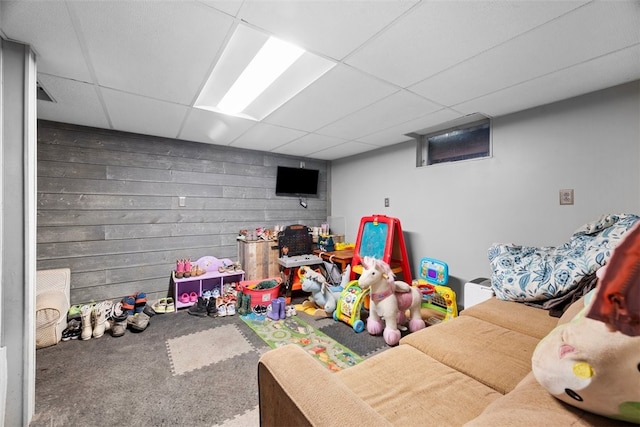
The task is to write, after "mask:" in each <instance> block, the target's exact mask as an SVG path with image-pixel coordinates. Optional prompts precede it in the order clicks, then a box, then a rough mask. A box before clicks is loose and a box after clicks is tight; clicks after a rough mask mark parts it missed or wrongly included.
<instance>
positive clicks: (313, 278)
mask: <svg viewBox="0 0 640 427" xmlns="http://www.w3.org/2000/svg"><path fill="white" fill-rule="evenodd" d="M301 270H302V290H303V291H305V292H311V296H309V301H311V302H312V303H314V304H315V305H317V306H318V307H321V308H323V309H324V311H325V312H326V314H327V315H328V316H331V315H332V314H333V312H334V311H335V309H336V305H337V303H338V298H339V295H340V293H339V292H338V293H337V294H336V293H333V292H331V290H330V289H329V284H328V283H327V279H325V277H324V276H323V275H322V274H320V273H318V272H316V271H313V270H312V269H311V268H309V267H306V266H305V267H301Z"/></svg>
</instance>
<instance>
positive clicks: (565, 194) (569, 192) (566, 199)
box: [560, 189, 573, 205]
mask: <svg viewBox="0 0 640 427" xmlns="http://www.w3.org/2000/svg"><path fill="white" fill-rule="evenodd" d="M560 204H561V205H572V204H573V189H566V190H560Z"/></svg>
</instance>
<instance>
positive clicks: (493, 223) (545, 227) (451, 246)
mask: <svg viewBox="0 0 640 427" xmlns="http://www.w3.org/2000/svg"><path fill="white" fill-rule="evenodd" d="M492 132H493V135H492V137H493V157H492V158H490V159H484V160H471V161H466V162H458V163H448V164H439V165H434V166H430V167H423V168H416V167H415V162H416V160H415V156H416V148H415V143H414V142H408V143H404V144H399V145H396V146H393V147H389V148H387V149H382V150H379V151H376V152H374V153H368V154H365V155H361V156H356V157H353V158H349V159H342V160H339V161H334V162H333V163H332V167H331V184H330V185H331V187H330V189H331V215H333V216H338V217H344V218H345V223H346V238H347V241H351V242H354V241H355V238H356V233H357V231H358V225H359V223H360V218H362V217H363V216H367V215H371V214H385V215H389V216H393V217H397V218H399V219H400V222H401V224H402V228H403V230H404V232H405V239H406V240H407V246H408V250H409V252H410V259H411V266H412V270H413V274H414V276H415V274H416V273H417V268H416V266H417V265H418V262H419V260H420V258H422V257H425V256H429V257H433V258H437V259H441V260H443V261H445V262H447V263H448V264H449V269H450V275H451V276H452V280H451V281H450V284H451V286H452V288H453V289H454V290H455V291H456V292H457V293H458V302H459V303H461V301H463V296H462V287H463V284H464V283H465V282H467V281H469V280H471V279H474V278H476V277H489V275H490V268H489V262H488V258H487V249H488V248H489V246H490V245H491V244H492V243H494V242H504V243H507V242H510V243H517V244H523V245H534V246H545V245H559V244H562V243H564V242H565V241H566V240H567V239H568V238H569V237H570V235H571V234H572V233H573V231H574V230H575V229H576V228H578V227H579V226H580V225H582V224H583V223H585V222H588V221H591V220H594V219H597V218H598V217H599V216H600V215H602V214H605V213H622V212H624V213H636V214H638V213H640V82H637V81H636V82H633V83H629V84H625V85H622V86H618V87H615V88H611V89H608V90H604V91H599V92H595V93H592V94H588V95H585V96H581V97H577V98H573V99H570V100H566V101H563V102H558V103H555V104H550V105H547V106H543V107H539V108H535V109H531V110H527V111H523V112H520V113H516V114H511V115H509V116H504V117H501V118H496V119H494V120H493V124H492ZM564 188H573V189H574V190H575V204H574V205H572V206H567V205H564V206H560V204H559V194H558V192H559V190H560V189H564ZM385 197H389V198H390V207H388V208H385V207H384V198H385Z"/></svg>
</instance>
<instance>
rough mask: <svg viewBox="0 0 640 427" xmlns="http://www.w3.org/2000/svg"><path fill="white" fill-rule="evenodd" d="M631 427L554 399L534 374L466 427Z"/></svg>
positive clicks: (490, 405) (488, 407)
mask: <svg viewBox="0 0 640 427" xmlns="http://www.w3.org/2000/svg"><path fill="white" fill-rule="evenodd" d="M536 424H544V425H547V426H576V427H578V426H603V427H604V426H611V427H613V426H629V424H627V423H624V422H622V421H615V420H611V419H608V418H604V417H600V416H598V415H595V414H590V413H588V412H584V411H581V410H580V409H577V408H574V407H572V406H569V405H566V404H564V403H562V402H560V401H559V400H557V399H555V398H554V397H553V396H551V395H550V394H549V393H547V391H546V390H545V389H544V388H542V386H541V385H540V384H538V382H537V381H536V379H535V378H534V376H533V373H530V374H529V375H527V376H526V377H525V378H524V379H523V380H522V381H520V383H519V384H518V385H517V386H516V388H515V389H513V391H511V392H510V393H508V394H506V395H505V396H503V397H501V398H500V399H497V400H495V401H493V402H492V403H491V404H489V405H488V406H487V408H486V409H485V410H484V411H483V412H482V414H481V415H480V416H478V417H477V418H475V419H474V420H472V421H470V422H468V423H467V424H465V427H485V426H514V427H517V426H522V427H528V426H531V425H536Z"/></svg>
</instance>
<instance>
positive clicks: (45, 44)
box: [0, 1, 92, 83]
mask: <svg viewBox="0 0 640 427" xmlns="http://www.w3.org/2000/svg"><path fill="white" fill-rule="evenodd" d="M0 25H1V26H2V31H3V32H4V33H5V34H6V36H7V37H9V38H10V39H12V40H16V41H19V42H22V43H27V44H29V45H31V47H32V48H33V50H34V51H35V52H36V53H37V57H36V61H37V64H38V72H39V73H46V74H52V75H56V76H60V77H66V78H69V79H73V80H80V81H84V82H89V83H91V82H92V81H91V75H90V73H89V69H88V67H87V65H86V63H85V60H84V57H83V54H82V49H81V46H80V43H79V42H78V40H77V38H76V34H75V31H74V29H73V25H72V22H71V18H70V16H69V13H68V12H67V7H66V4H65V2H26V1H21V2H5V1H3V2H2V14H0ZM34 28H37V29H38V30H37V31H34V30H33V29H34Z"/></svg>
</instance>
